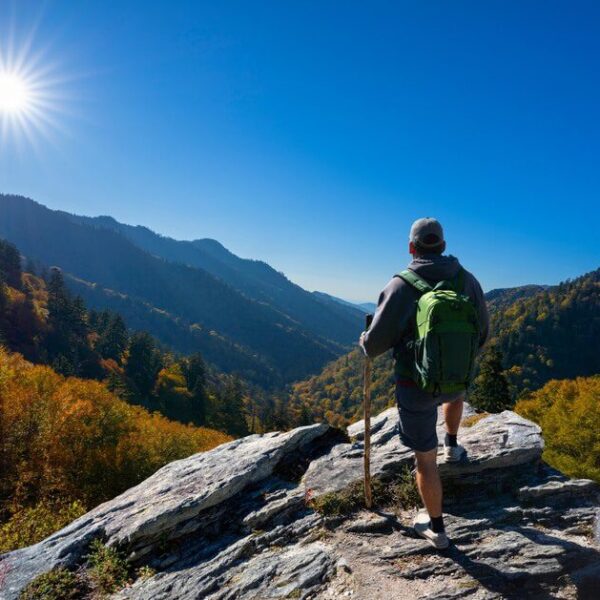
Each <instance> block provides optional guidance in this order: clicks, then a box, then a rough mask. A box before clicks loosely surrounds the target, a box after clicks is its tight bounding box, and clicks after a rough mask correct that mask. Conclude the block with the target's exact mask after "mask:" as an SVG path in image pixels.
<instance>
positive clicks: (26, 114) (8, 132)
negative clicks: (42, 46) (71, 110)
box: [0, 32, 68, 152]
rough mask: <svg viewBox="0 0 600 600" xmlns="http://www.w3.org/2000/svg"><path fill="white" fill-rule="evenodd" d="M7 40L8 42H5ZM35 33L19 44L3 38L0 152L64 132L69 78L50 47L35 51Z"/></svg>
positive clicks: (32, 146) (32, 145) (12, 38)
mask: <svg viewBox="0 0 600 600" xmlns="http://www.w3.org/2000/svg"><path fill="white" fill-rule="evenodd" d="M6 40H8V41H6ZM34 47H35V39H34V32H32V33H30V34H29V35H28V36H26V38H25V39H24V40H23V42H22V44H21V45H20V46H19V45H18V43H17V41H16V36H15V35H9V36H7V38H5V40H3V41H0V151H2V152H4V151H11V149H12V150H17V149H19V148H20V149H23V148H24V145H25V146H28V147H29V148H30V149H34V150H35V149H36V145H37V143H38V141H39V140H41V139H52V137H53V136H54V134H56V133H63V132H64V119H61V115H62V114H64V112H65V110H66V107H67V102H68V97H67V94H66V87H65V85H64V84H65V83H66V81H67V80H66V78H65V76H64V74H61V72H60V68H59V67H58V65H57V64H56V62H55V61H53V60H52V59H51V58H50V53H49V51H48V49H46V50H38V51H36V52H34V51H33V48H34Z"/></svg>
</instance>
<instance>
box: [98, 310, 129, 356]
mask: <svg viewBox="0 0 600 600" xmlns="http://www.w3.org/2000/svg"><path fill="white" fill-rule="evenodd" d="M96 331H97V332H98V336H99V337H98V342H97V343H96V350H97V352H98V353H99V354H100V356H102V358H112V359H113V360H114V361H116V362H117V364H121V361H122V359H123V353H124V352H125V350H126V349H127V342H128V336H127V327H126V325H125V321H123V318H122V317H121V315H119V314H111V313H109V312H108V311H103V312H102V313H100V314H99V315H98V318H97V325H96Z"/></svg>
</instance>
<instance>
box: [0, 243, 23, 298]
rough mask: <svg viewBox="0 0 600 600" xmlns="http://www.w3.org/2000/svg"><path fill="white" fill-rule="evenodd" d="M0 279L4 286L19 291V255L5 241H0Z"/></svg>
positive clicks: (15, 248) (14, 247)
mask: <svg viewBox="0 0 600 600" xmlns="http://www.w3.org/2000/svg"><path fill="white" fill-rule="evenodd" d="M0 278H2V279H3V280H4V282H5V283H6V285H9V286H10V287H13V288H16V289H18V290H20V289H21V254H20V253H19V251H18V250H17V247H16V246H14V245H13V244H11V243H10V242H7V241H6V240H0Z"/></svg>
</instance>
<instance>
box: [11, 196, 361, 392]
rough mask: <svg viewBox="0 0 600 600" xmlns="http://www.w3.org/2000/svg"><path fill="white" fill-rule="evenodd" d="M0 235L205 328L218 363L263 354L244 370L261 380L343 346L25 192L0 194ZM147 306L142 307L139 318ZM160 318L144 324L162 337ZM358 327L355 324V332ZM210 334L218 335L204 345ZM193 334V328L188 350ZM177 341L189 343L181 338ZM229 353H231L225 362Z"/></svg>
mask: <svg viewBox="0 0 600 600" xmlns="http://www.w3.org/2000/svg"><path fill="white" fill-rule="evenodd" d="M0 236H1V237H4V238H6V239H8V240H9V241H11V242H13V243H15V244H16V245H17V246H18V247H19V249H20V250H21V252H23V254H25V256H27V257H28V258H29V259H32V260H35V261H39V262H40V263H42V264H44V265H57V266H59V267H61V269H63V271H65V273H66V274H68V275H71V276H73V277H76V278H78V279H81V280H83V281H85V282H89V283H91V284H95V285H97V286H98V287H99V288H101V289H108V290H111V291H112V293H116V294H121V295H123V296H124V297H126V298H129V299H130V300H131V304H130V307H131V309H132V311H136V312H137V309H136V307H137V306H140V303H142V305H144V306H145V307H150V308H151V310H153V309H156V310H158V311H161V312H163V313H165V314H166V315H167V316H168V317H169V319H172V320H175V321H177V322H179V323H180V324H181V327H183V328H187V329H190V328H191V329H193V330H194V331H201V332H204V335H200V336H197V337H195V338H194V339H197V341H198V347H197V348H196V350H198V351H201V352H203V354H204V355H205V357H206V358H207V360H209V361H210V362H214V363H215V364H216V365H217V366H218V367H220V368H227V367H229V366H230V365H231V364H232V363H233V364H235V363H236V360H237V357H238V355H239V354H241V355H242V356H241V360H240V361H239V363H240V365H244V363H245V362H246V363H247V362H248V356H255V357H257V358H258V360H256V361H255V362H254V364H252V365H250V366H249V369H248V370H247V371H242V373H243V375H244V377H246V378H248V379H250V380H251V381H254V382H258V383H260V384H262V385H272V384H273V380H274V379H275V383H276V384H277V383H279V382H281V381H291V380H294V379H299V378H302V377H303V376H306V375H307V374H309V373H314V372H316V371H318V370H319V369H320V368H321V367H322V366H323V365H324V364H325V363H327V362H328V361H330V360H332V359H333V358H335V357H336V356H337V355H339V354H340V353H342V351H343V346H342V345H340V342H338V341H335V340H332V339H329V338H326V337H323V336H319V335H316V334H315V333H314V332H312V331H309V330H308V329H307V328H306V327H304V326H303V325H302V324H300V323H298V322H297V321H296V320H294V319H293V318H292V317H290V316H289V315H287V314H284V313H283V312H281V311H280V310H279V309H277V308H274V307H273V306H271V305H269V304H267V303H265V302H259V301H257V300H254V299H252V298H250V297H248V296H247V295H246V294H243V293H241V292H239V291H238V290H236V289H234V288H233V287H231V286H230V285H228V284H227V283H225V282H224V281H222V280H221V279H219V278H217V277H215V276H213V275H212V274H211V273H209V272H208V271H206V270H204V269H201V268H198V267H192V266H189V265H186V264H183V263H174V262H167V261H166V260H165V259H163V258H160V257H157V256H154V255H151V254H150V253H148V252H146V251H144V250H142V249H141V248H139V247H137V246H136V245H135V244H133V243H132V242H131V241H130V240H129V239H127V238H126V237H124V236H123V235H122V234H120V233H117V232H115V231H113V230H109V229H106V228H103V227H95V226H91V225H87V224H82V223H78V222H76V220H74V219H73V218H71V217H70V216H69V215H66V214H65V213H60V212H58V211H51V210H49V209H47V208H45V207H43V206H42V205H40V204H37V203H35V202H33V201H32V200H29V199H27V198H23V197H19V196H7V195H0ZM309 296H310V295H309ZM103 297H106V296H105V295H97V296H96V299H97V300H98V302H99V303H100V301H101V299H102V298H103ZM146 311H147V308H145V309H144V310H143V311H141V313H137V315H138V318H139V320H140V321H143V319H144V315H145V314H146ZM331 314H332V313H329V318H330V320H331V321H332V322H334V321H335V319H333V317H332V316H331ZM130 316H131V315H130ZM356 323H358V321H356ZM154 325H155V322H154V321H153V322H151V323H148V326H147V327H144V329H146V330H148V331H149V332H150V333H153V334H155V335H156V336H157V337H159V336H160V335H161V334H162V331H161V330H160V328H157V329H156V330H155V329H153V326H154ZM358 330H360V327H359V326H358V325H357V326H356V333H357V332H358ZM208 335H210V336H211V337H212V338H215V339H214V340H212V342H213V343H211V344H207V345H206V346H205V345H204V343H203V341H204V340H205V339H206V336H208ZM346 335H347V336H348V335H349V334H346ZM184 337H185V336H184ZM178 339H179V338H178V336H172V338H171V340H170V341H171V342H172V343H174V344H178ZM346 339H347V338H346ZM189 340H190V336H187V342H186V344H187V345H186V347H185V350H186V351H189ZM220 340H222V343H221V341H220ZM238 348H239V351H238ZM174 349H175V350H183V348H180V347H179V346H178V345H175V347H174ZM215 350H218V351H215ZM223 355H225V356H226V357H227V359H226V360H224V361H223V364H220V362H219V361H220V360H221V356H223ZM274 373H275V374H276V377H274V376H273V374H274Z"/></svg>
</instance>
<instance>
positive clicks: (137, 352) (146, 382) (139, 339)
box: [125, 331, 163, 404]
mask: <svg viewBox="0 0 600 600" xmlns="http://www.w3.org/2000/svg"><path fill="white" fill-rule="evenodd" d="M162 366H163V365H162V357H161V354H160V351H159V350H158V348H157V347H156V344H155V342H154V338H153V337H152V336H151V335H150V334H149V333H146V332H145V331H142V332H138V333H135V334H134V335H132V336H131V341H130V343H129V356H128V358H127V363H126V365H125V375H126V376H127V378H128V380H129V381H130V382H131V383H132V385H133V389H132V395H133V396H135V398H136V400H137V401H138V402H141V403H147V404H149V403H150V398H151V395H152V392H153V390H154V384H155V383H156V378H157V377H158V374H159V372H160V370H161V369H162Z"/></svg>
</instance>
